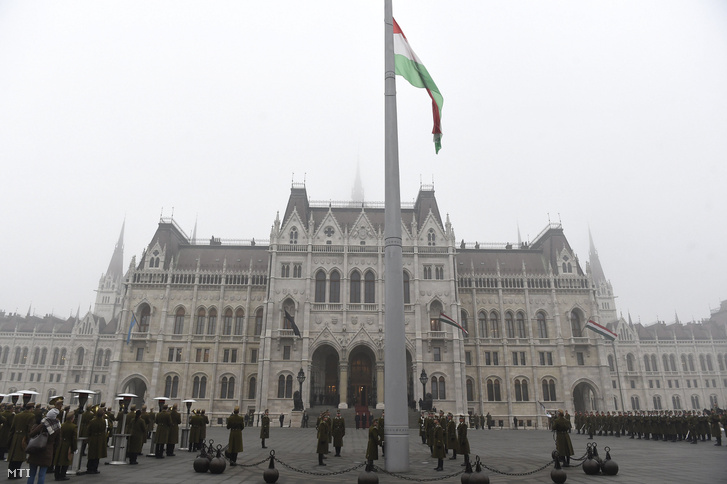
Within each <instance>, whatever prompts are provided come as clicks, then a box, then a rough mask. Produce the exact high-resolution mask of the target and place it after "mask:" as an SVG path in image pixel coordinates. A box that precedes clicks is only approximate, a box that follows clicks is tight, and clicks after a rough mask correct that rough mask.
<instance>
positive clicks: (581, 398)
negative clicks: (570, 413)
mask: <svg viewBox="0 0 727 484" xmlns="http://www.w3.org/2000/svg"><path fill="white" fill-rule="evenodd" d="M573 408H574V409H575V411H576V412H595V411H597V410H598V400H597V396H596V389H595V388H594V387H593V385H591V384H590V383H587V382H580V383H579V384H578V385H576V386H575V388H573Z"/></svg>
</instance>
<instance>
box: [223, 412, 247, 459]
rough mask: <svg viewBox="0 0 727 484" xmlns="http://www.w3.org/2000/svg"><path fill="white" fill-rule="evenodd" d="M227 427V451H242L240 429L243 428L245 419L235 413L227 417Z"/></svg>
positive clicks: (234, 452)
mask: <svg viewBox="0 0 727 484" xmlns="http://www.w3.org/2000/svg"><path fill="white" fill-rule="evenodd" d="M227 428H228V429H230V439H229V441H228V447H227V452H229V453H230V454H237V453H238V452H242V429H244V428H245V420H244V419H243V418H242V417H241V416H240V415H239V414H236V413H233V414H232V415H230V416H229V417H227Z"/></svg>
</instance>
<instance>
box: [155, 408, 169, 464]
mask: <svg viewBox="0 0 727 484" xmlns="http://www.w3.org/2000/svg"><path fill="white" fill-rule="evenodd" d="M156 424H157V433H156V446H155V449H154V456H155V457H156V458H157V459H163V458H164V446H165V445H166V444H167V441H168V440H169V429H170V428H171V427H172V416H171V414H170V413H169V407H168V406H167V405H164V407H162V411H161V412H159V413H158V414H157V416H156Z"/></svg>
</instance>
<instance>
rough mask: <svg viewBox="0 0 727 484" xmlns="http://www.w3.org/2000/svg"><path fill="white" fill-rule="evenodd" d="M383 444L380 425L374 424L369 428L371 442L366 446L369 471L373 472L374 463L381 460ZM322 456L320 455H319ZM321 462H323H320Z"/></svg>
mask: <svg viewBox="0 0 727 484" xmlns="http://www.w3.org/2000/svg"><path fill="white" fill-rule="evenodd" d="M380 444H381V437H380V435H379V423H378V422H376V421H374V423H373V424H372V425H371V427H369V441H368V444H367V445H366V461H367V462H368V469H369V470H373V466H374V461H375V460H379V445H380ZM319 455H320V454H319ZM319 462H322V461H321V460H319Z"/></svg>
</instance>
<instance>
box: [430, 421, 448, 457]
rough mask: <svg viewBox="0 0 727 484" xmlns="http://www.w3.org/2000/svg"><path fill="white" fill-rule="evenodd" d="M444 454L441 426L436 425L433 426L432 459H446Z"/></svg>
mask: <svg viewBox="0 0 727 484" xmlns="http://www.w3.org/2000/svg"><path fill="white" fill-rule="evenodd" d="M446 455H447V454H446V453H445V452H444V429H442V426H441V425H439V424H437V425H435V426H434V446H433V447H432V457H434V458H435V459H444V458H445V457H446Z"/></svg>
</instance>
